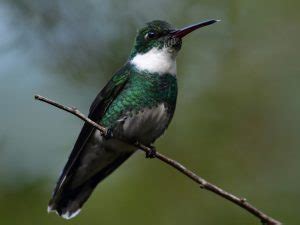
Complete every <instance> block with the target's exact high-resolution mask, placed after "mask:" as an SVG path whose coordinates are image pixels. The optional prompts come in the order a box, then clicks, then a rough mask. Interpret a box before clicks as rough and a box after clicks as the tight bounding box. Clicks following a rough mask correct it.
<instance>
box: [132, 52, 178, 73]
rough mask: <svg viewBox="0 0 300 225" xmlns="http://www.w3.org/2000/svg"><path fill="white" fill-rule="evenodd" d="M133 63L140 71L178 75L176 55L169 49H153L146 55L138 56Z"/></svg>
mask: <svg viewBox="0 0 300 225" xmlns="http://www.w3.org/2000/svg"><path fill="white" fill-rule="evenodd" d="M131 63H132V64H133V65H135V66H136V68H137V69H138V70H140V71H144V70H146V71H148V72H150V73H158V74H165V73H169V74H172V75H176V60H175V55H174V52H170V49H168V48H162V49H158V48H152V49H151V50H150V51H148V52H146V53H144V54H137V55H136V56H135V57H134V58H133V59H132V60H131Z"/></svg>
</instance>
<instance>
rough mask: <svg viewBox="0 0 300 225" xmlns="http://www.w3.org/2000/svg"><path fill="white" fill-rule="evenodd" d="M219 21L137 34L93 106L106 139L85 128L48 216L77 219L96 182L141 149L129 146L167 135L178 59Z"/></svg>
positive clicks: (160, 25) (154, 26)
mask: <svg viewBox="0 0 300 225" xmlns="http://www.w3.org/2000/svg"><path fill="white" fill-rule="evenodd" d="M217 21H218V20H209V21H206V22H202V23H198V24H195V25H191V26H188V27H185V28H183V29H174V28H173V27H172V26H171V25H170V24H169V23H167V22H164V21H160V20H155V21H152V22H149V23H147V24H146V26H145V27H143V28H142V29H140V30H139V31H138V34H137V36H136V39H135V43H134V46H133V49H132V51H131V54H130V56H129V59H128V61H127V62H126V63H125V65H124V66H122V67H121V69H120V70H118V71H117V72H116V73H115V74H114V76H113V77H112V78H111V80H110V81H109V82H108V83H107V84H106V86H105V87H104V88H103V89H102V90H101V92H100V93H99V94H98V95H97V97H96V99H95V100H94V102H93V103H92V105H91V107H90V111H89V118H90V119H92V120H93V121H95V122H97V123H99V124H101V125H102V126H104V127H106V128H108V130H109V132H108V133H107V134H106V135H101V133H100V132H99V131H98V130H96V129H95V128H94V127H92V126H91V125H89V124H88V123H85V124H84V126H83V128H82V130H81V132H80V134H79V136H78V139H77V141H76V143H75V146H74V148H73V150H72V152H71V154H70V156H69V159H68V162H67V164H66V165H65V167H64V169H63V171H62V174H61V176H60V178H59V180H58V182H57V185H56V187H55V189H54V192H53V195H52V198H51V200H50V202H49V206H48V211H49V212H50V211H55V212H57V213H58V214H59V215H60V216H62V217H63V218H66V219H70V218H72V217H74V216H76V215H77V214H78V213H79V212H80V209H81V207H82V206H83V204H84V203H85V202H86V200H87V199H88V198H89V196H90V195H91V193H92V192H93V190H94V188H95V187H96V186H97V184H98V183H99V182H100V181H102V180H103V179H104V178H105V177H107V176H108V175H109V174H110V173H111V172H113V171H114V170H115V169H116V168H118V167H119V166H120V165H121V164H122V163H123V162H124V161H125V160H126V159H128V158H129V157H130V156H131V155H132V154H133V153H134V152H135V151H136V150H137V149H136V148H135V147H133V146H132V145H130V144H129V143H136V142H138V143H141V144H143V145H146V146H152V144H153V143H154V142H155V140H156V139H157V138H158V137H160V136H161V135H162V134H163V133H164V131H165V130H166V128H167V127H168V125H169V123H170V121H171V119H172V117H173V114H174V110H175V106H176V98H177V79H176V55H177V53H178V51H179V50H180V48H181V44H182V38H183V37H184V36H185V35H187V34H188V33H190V32H192V31H194V30H196V29H198V28H201V27H204V26H207V25H210V24H213V23H215V22H217ZM151 148H152V149H153V151H155V150H154V148H153V147H151ZM147 156H148V157H153V155H151V154H148V155H147Z"/></svg>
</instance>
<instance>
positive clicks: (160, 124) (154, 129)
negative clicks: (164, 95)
mask: <svg viewBox="0 0 300 225" xmlns="http://www.w3.org/2000/svg"><path fill="white" fill-rule="evenodd" d="M169 121H170V116H169V114H168V111H167V108H166V107H165V105H164V104H160V105H158V106H156V107H152V108H146V109H143V110H141V111H139V112H138V113H136V114H134V115H132V116H128V117H125V118H123V121H122V123H121V124H122V125H121V130H122V136H124V137H125V138H126V139H129V140H137V141H140V142H141V143H143V144H151V143H153V142H154V141H155V139H156V138H158V137H159V136H160V135H162V133H163V132H164V130H165V129H166V127H167V126H168V123H169Z"/></svg>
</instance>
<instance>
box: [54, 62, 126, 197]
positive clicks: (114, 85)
mask: <svg viewBox="0 0 300 225" xmlns="http://www.w3.org/2000/svg"><path fill="white" fill-rule="evenodd" d="M129 75H130V73H129V70H128V69H126V66H125V67H123V68H122V69H120V70H119V71H118V72H117V73H116V74H115V75H114V76H113V77H112V78H111V80H110V81H109V82H108V83H107V84H106V86H105V87H104V88H103V89H102V90H101V92H100V93H99V94H98V95H97V97H96V98H95V100H94V102H93V103H92V105H91V107H90V112H89V118H90V119H91V120H93V121H95V122H99V121H100V120H101V118H102V116H103V115H104V113H105V112H106V110H107V108H108V107H109V105H110V104H111V102H112V101H113V100H114V99H115V97H116V96H117V95H118V93H120V91H121V90H122V89H123V87H124V85H125V84H126V82H127V80H128V78H129ZM94 130H95V128H94V127H93V126H91V125H90V124H88V123H85V124H84V126H83V128H82V130H81V132H80V134H79V136H78V139H77V141H76V143H75V145H74V148H73V150H72V152H71V154H70V156H69V159H68V162H67V164H66V165H65V167H64V169H63V171H62V173H61V175H60V178H59V179H58V182H57V184H56V187H55V189H54V192H53V196H52V198H53V197H54V196H55V195H56V194H57V192H59V190H60V189H61V188H62V186H63V185H64V184H65V183H67V182H68V178H69V177H70V176H69V175H70V174H72V172H73V170H74V168H75V169H76V166H73V165H74V164H75V163H76V161H77V159H78V157H79V156H80V153H81V152H82V150H83V149H84V147H85V145H86V143H87V140H88V139H89V137H90V135H91V134H92V133H93V131H94ZM50 202H51V200H50Z"/></svg>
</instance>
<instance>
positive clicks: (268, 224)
mask: <svg viewBox="0 0 300 225" xmlns="http://www.w3.org/2000/svg"><path fill="white" fill-rule="evenodd" d="M34 98H35V99H36V100H39V101H43V102H46V103H48V104H50V105H53V106H55V107H57V108H59V109H62V110H64V111H67V112H69V113H71V114H73V115H75V116H77V117H78V118H80V119H81V120H83V121H85V122H87V123H89V124H90V125H92V126H93V127H95V128H96V129H98V130H99V131H100V132H101V133H102V134H103V135H105V134H106V132H107V129H106V128H105V127H102V126H101V125H99V124H98V123H96V122H94V121H92V120H91V119H89V118H88V117H86V116H85V115H84V114H82V113H81V112H80V111H79V110H77V109H76V108H74V107H68V106H64V105H61V104H59V103H57V102H55V101H52V100H50V99H48V98H45V97H43V96H40V95H35V96H34ZM129 144H131V143H129ZM131 145H134V146H135V147H137V148H139V149H141V150H142V151H144V152H146V153H148V154H149V153H152V154H153V151H152V150H151V148H149V147H147V146H145V145H142V144H131ZM154 154H155V155H154V156H155V158H157V159H159V160H161V161H163V162H165V163H166V164H168V165H170V166H172V167H173V168H175V169H176V170H178V171H179V172H181V173H183V174H184V175H186V176H187V177H189V178H190V179H192V180H193V181H195V182H196V183H198V184H199V185H200V187H201V188H202V189H206V190H208V191H211V192H213V193H215V194H217V195H219V196H221V197H223V198H225V199H227V200H229V201H231V202H233V203H234V204H236V205H238V206H240V207H242V208H243V209H245V210H247V211H248V212H249V213H251V214H252V215H254V216H255V217H257V218H259V219H260V220H261V222H262V224H264V225H281V224H282V223H281V222H279V221H277V220H275V219H273V218H272V217H270V216H268V215H267V214H265V213H264V212H262V211H261V210H259V209H257V208H255V207H254V206H253V205H251V204H250V203H248V202H247V200H246V199H245V198H239V197H237V196H235V195H233V194H231V193H229V192H227V191H224V190H223V189H221V188H219V187H218V186H216V185H214V184H212V183H210V182H208V181H206V180H205V179H203V178H202V177H200V176H198V175H197V174H195V173H194V172H192V171H191V170H189V169H187V168H186V167H185V166H183V165H182V164H180V163H179V162H177V161H175V160H173V159H171V158H169V157H167V156H165V155H163V154H161V153H159V152H157V151H156V152H155V153H154Z"/></svg>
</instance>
